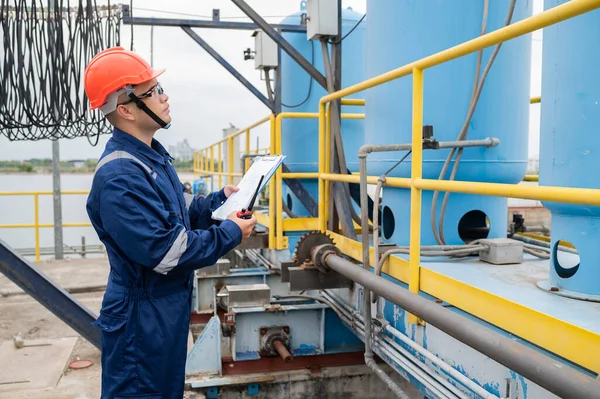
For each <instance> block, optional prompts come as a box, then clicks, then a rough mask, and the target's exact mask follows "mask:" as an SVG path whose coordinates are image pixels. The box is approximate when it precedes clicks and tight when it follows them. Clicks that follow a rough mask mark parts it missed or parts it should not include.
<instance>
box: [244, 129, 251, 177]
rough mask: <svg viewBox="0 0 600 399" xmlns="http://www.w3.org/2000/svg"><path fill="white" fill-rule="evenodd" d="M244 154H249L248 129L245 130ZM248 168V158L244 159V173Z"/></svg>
mask: <svg viewBox="0 0 600 399" xmlns="http://www.w3.org/2000/svg"><path fill="white" fill-rule="evenodd" d="M246 154H250V129H246ZM249 168H250V158H246V159H244V173H245V172H246V171H247V170H248V169H249Z"/></svg>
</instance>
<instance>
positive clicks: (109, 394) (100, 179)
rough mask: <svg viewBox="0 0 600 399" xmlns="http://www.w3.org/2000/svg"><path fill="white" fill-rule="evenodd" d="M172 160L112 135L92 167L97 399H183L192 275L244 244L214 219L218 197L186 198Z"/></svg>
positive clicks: (155, 147) (233, 229) (158, 149)
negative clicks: (97, 278) (99, 256)
mask: <svg viewBox="0 0 600 399" xmlns="http://www.w3.org/2000/svg"><path fill="white" fill-rule="evenodd" d="M171 160H172V158H171V157H170V156H169V154H168V153H167V151H166V150H165V149H164V147H163V146H162V145H161V144H160V143H159V142H158V141H156V140H153V141H152V147H149V146H148V145H146V144H145V143H143V142H142V141H140V140H138V139H136V138H135V137H133V136H131V135H129V134H127V133H125V132H123V131H120V130H119V129H116V128H115V130H114V132H113V137H112V138H111V139H110V140H109V141H108V143H107V145H106V150H105V151H104V154H103V155H102V158H101V159H100V161H99V162H98V166H97V167H96V173H95V176H94V180H93V183H92V189H91V192H90V196H89V198H88V201H87V211H88V214H89V216H90V219H91V222H92V225H93V226H94V229H95V230H96V232H97V233H98V236H99V237H100V240H101V241H102V242H103V243H104V245H105V246H106V251H107V254H108V258H109V261H110V274H109V277H108V284H107V287H106V293H105V294H104V300H103V302H102V310H101V311H100V316H99V317H98V319H97V320H96V321H95V322H94V325H95V326H97V327H99V328H101V329H102V398H103V399H120V398H151V399H159V398H161V399H181V398H182V397H183V385H184V378H185V361H186V354H187V340H188V331H189V323H190V310H191V309H190V302H191V295H192V287H193V270H195V269H198V268H201V267H204V266H210V265H212V264H214V263H216V261H217V260H218V259H219V258H220V257H221V256H223V255H224V254H226V253H227V252H229V251H231V250H232V249H233V248H234V247H236V246H237V245H239V244H240V243H241V240H242V232H241V229H240V228H239V227H238V226H237V225H236V224H235V223H234V222H232V221H230V220H225V221H223V222H221V223H220V224H219V223H216V222H215V221H214V220H212V219H211V212H212V211H213V210H214V209H216V208H217V207H218V206H220V205H221V203H223V201H224V200H225V194H224V192H223V190H221V191H220V192H218V193H214V194H211V195H208V196H207V197H193V196H191V195H189V194H185V196H184V192H183V185H182V184H181V182H180V181H179V178H178V177H177V174H176V172H175V169H174V168H173V166H172V165H171Z"/></svg>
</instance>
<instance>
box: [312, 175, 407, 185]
mask: <svg viewBox="0 0 600 399" xmlns="http://www.w3.org/2000/svg"><path fill="white" fill-rule="evenodd" d="M320 177H321V179H323V180H326V181H341V182H347V183H360V176H357V175H338V174H335V173H321V175H320ZM377 179H378V177H377V176H368V177H367V184H377ZM384 186H390V187H402V188H410V179H408V178H405V177H386V180H385V184H384Z"/></svg>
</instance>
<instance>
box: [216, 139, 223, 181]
mask: <svg viewBox="0 0 600 399" xmlns="http://www.w3.org/2000/svg"><path fill="white" fill-rule="evenodd" d="M222 152H223V146H222V145H221V143H219V144H217V173H218V174H219V179H218V182H219V190H220V189H221V187H222V186H223V154H222Z"/></svg>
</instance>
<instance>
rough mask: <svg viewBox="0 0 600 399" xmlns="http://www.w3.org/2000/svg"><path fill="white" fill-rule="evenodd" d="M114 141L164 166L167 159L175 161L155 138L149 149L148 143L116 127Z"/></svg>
mask: <svg viewBox="0 0 600 399" xmlns="http://www.w3.org/2000/svg"><path fill="white" fill-rule="evenodd" d="M113 139H114V140H115V141H117V142H119V143H120V144H123V145H125V146H127V147H130V148H133V149H134V150H135V151H136V152H138V153H140V154H142V155H145V156H146V157H147V158H149V159H151V160H152V161H155V162H158V163H160V164H161V165H164V164H165V162H166V160H167V159H173V158H172V157H171V156H170V155H169V153H168V152H167V150H166V149H165V147H163V146H162V144H160V143H159V142H158V140H156V139H154V138H153V139H152V147H148V146H147V145H146V143H144V142H142V141H141V140H139V139H137V138H136V137H134V136H132V135H131V134H129V133H126V132H124V131H122V130H121V129H119V128H116V127H115V128H114V129H113Z"/></svg>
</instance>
